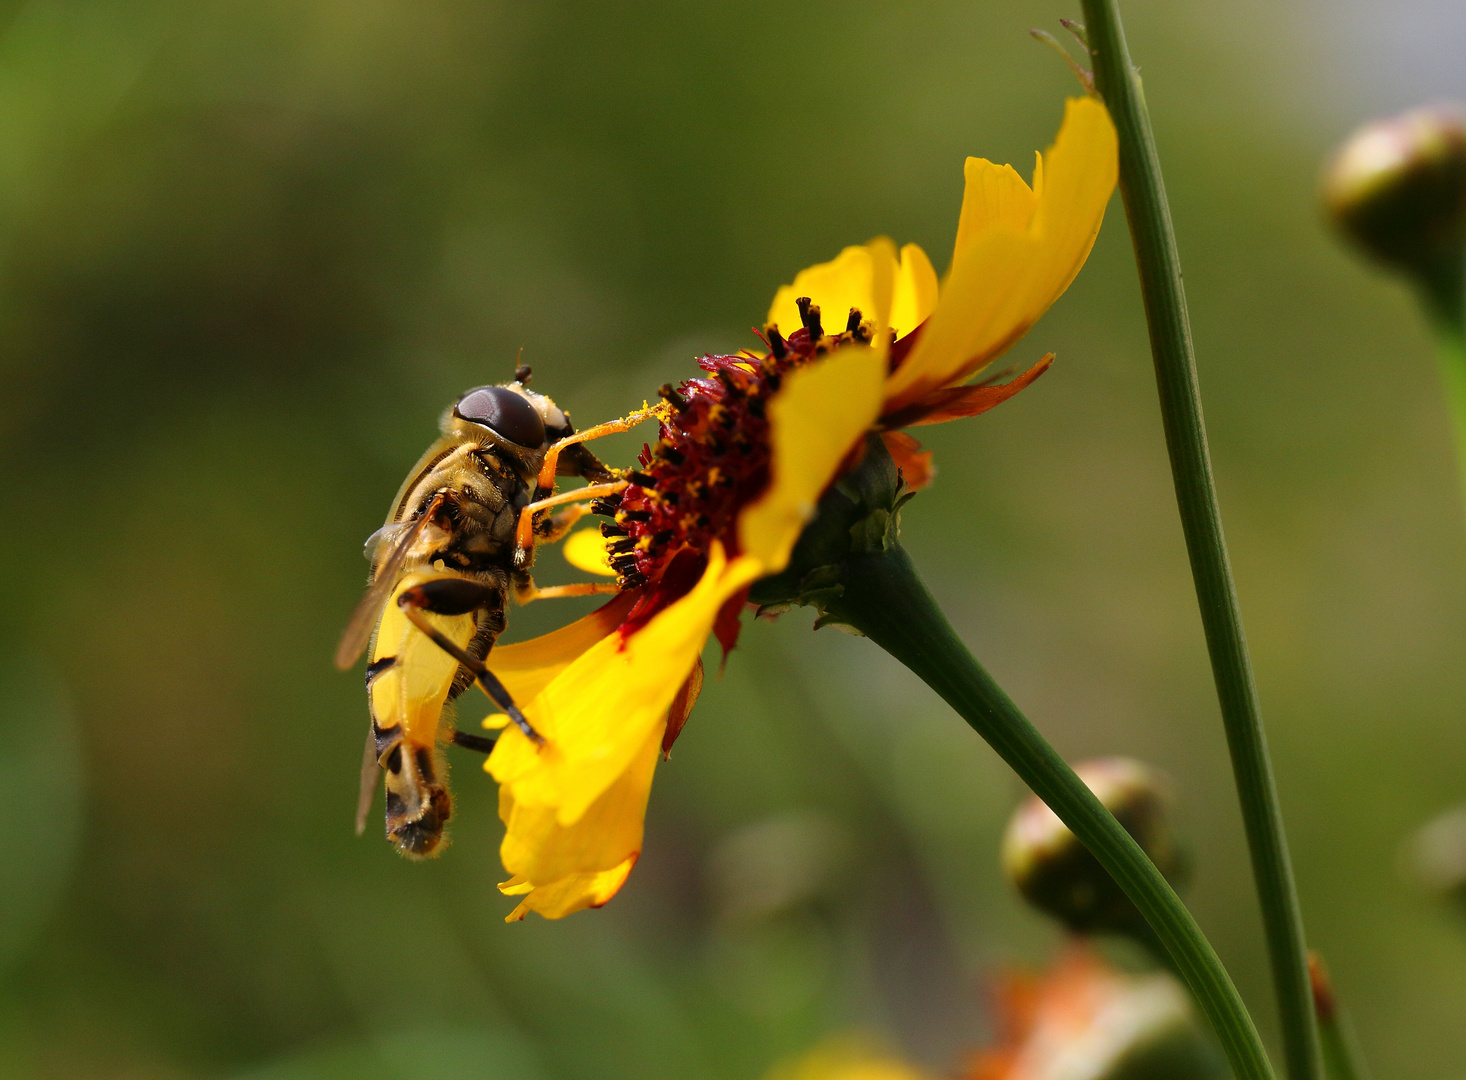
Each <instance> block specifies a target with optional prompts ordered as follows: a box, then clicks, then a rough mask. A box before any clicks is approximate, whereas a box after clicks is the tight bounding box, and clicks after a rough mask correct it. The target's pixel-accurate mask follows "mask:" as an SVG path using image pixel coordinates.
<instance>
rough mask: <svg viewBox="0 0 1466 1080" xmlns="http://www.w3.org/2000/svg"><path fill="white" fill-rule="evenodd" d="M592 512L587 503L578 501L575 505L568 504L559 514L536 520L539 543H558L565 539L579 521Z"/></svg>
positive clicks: (536, 539)
mask: <svg viewBox="0 0 1466 1080" xmlns="http://www.w3.org/2000/svg"><path fill="white" fill-rule="evenodd" d="M589 513H590V507H589V506H587V505H585V503H576V504H575V505H574V506H567V507H566V508H565V509H564V510H561V511H560V512H559V513H558V514H551V515H550V516H549V517H547V518H544V519H543V520H540V521H537V522H535V525H534V538H535V543H537V544H556V543H559V542H560V541H561V540H563V539H565V534H566V533H568V532H569V531H570V530H571V528H572V527H573V526H574V525H575V523H576V522H577V521H579V520H580V519H581V518H583V517H585V515H586V514H589Z"/></svg>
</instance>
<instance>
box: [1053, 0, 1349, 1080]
mask: <svg viewBox="0 0 1466 1080" xmlns="http://www.w3.org/2000/svg"><path fill="white" fill-rule="evenodd" d="M1081 2H1082V6H1083V9H1084V15H1085V22H1086V27H1085V29H1086V35H1087V38H1088V45H1089V49H1090V53H1091V55H1092V57H1093V60H1094V76H1095V86H1096V88H1097V90H1098V91H1099V93H1100V95H1101V96H1102V97H1103V98H1104V100H1105V104H1106V106H1107V107H1108V108H1109V110H1110V115H1111V116H1112V117H1113V118H1114V121H1115V127H1116V129H1117V131H1118V132H1119V136H1120V192H1121V195H1122V196H1123V198H1124V201H1125V213H1126V216H1127V217H1128V218H1129V221H1130V234H1131V239H1132V240H1133V242H1134V246H1135V258H1136V263H1137V264H1138V267H1139V271H1140V285H1141V292H1142V294H1143V296H1144V300H1145V316H1146V322H1147V323H1148V325H1149V328H1150V341H1151V355H1152V358H1153V360H1154V361H1155V372H1156V384H1157V386H1158V388H1159V391H1160V401H1161V416H1162V419H1163V421H1164V424H1165V433H1166V446H1167V448H1168V449H1169V451H1170V456H1171V473H1172V477H1173V479H1174V481H1175V486H1176V501H1177V503H1178V505H1179V507H1180V511H1181V526H1182V529H1183V531H1184V532H1185V535H1186V549H1187V553H1188V554H1189V555H1190V558H1191V573H1192V577H1193V578H1194V579H1195V581H1196V596H1197V600H1198V602H1199V604H1200V607H1201V621H1202V626H1203V629H1204V631H1205V634H1206V644H1207V650H1208V652H1209V653H1210V655H1211V663H1212V672H1213V675H1214V676H1215V679H1216V685H1217V697H1218V699H1219V701H1220V704H1221V712H1222V722H1223V724H1224V725H1225V727H1226V733H1227V746H1228V748H1229V750H1230V751H1231V756H1232V772H1233V775H1234V776H1235V778H1236V782H1237V794H1238V798H1239V800H1240V802H1241V805H1242V819H1243V823H1244V826H1245V827H1246V831H1247V844H1248V848H1249V850H1250V852H1251V855H1252V872H1253V877H1254V879H1255V881H1256V885H1257V893H1258V900H1259V902H1260V904H1261V907H1262V917H1263V926H1264V930H1265V931H1266V936H1267V944H1268V953H1269V956H1270V959H1271V962H1272V975H1273V986H1274V990H1275V992H1276V996H1277V1002H1278V1011H1279V1013H1280V1015H1281V1018H1282V1028H1283V1044H1284V1045H1283V1049H1284V1056H1285V1058H1286V1061H1287V1066H1288V1068H1287V1072H1288V1076H1289V1077H1290V1080H1318V1077H1319V1076H1320V1054H1319V1041H1318V1028H1317V1026H1316V1024H1315V1022H1314V1016H1313V1003H1312V1000H1311V996H1310V990H1309V984H1308V965H1307V961H1306V959H1305V951H1304V941H1303V920H1302V916H1301V914H1300V912H1299V907H1298V894H1297V889H1296V887H1295V885H1294V882H1293V868H1292V864H1291V862H1290V860H1289V858H1288V844H1287V839H1286V837H1285V836H1284V833H1283V819H1282V813H1281V811H1280V809H1279V807H1278V796H1277V788H1276V785H1275V784H1274V782H1273V771H1272V763H1271V761H1270V759H1269V756H1268V749H1267V739H1266V736H1265V735H1264V733H1263V727H1262V716H1261V712H1260V710H1259V708H1258V701H1257V688H1256V685H1255V684H1254V682H1253V678H1252V665H1251V661H1250V660H1249V659H1248V655H1247V644H1246V641H1245V639H1244V637H1243V633H1242V617H1241V613H1240V612H1239V610H1238V607H1237V593H1236V589H1235V587H1234V586H1233V583H1232V570H1231V566H1230V564H1229V563H1228V560H1227V549H1226V544H1225V542H1224V540H1223V538H1222V522H1221V514H1220V511H1219V510H1218V507H1217V499H1216V491H1215V488H1214V487H1213V484H1212V472H1211V460H1210V456H1209V454H1208V451H1207V445H1206V429H1205V427H1204V425H1203V422H1202V415H1201V397H1200V395H1199V393H1198V391H1197V385H1196V364H1195V360H1194V358H1193V356H1192V351H1191V328H1190V324H1189V321H1188V319H1187V315H1186V294H1185V290H1184V288H1183V286H1182V283H1181V263H1180V259H1179V257H1178V255H1177V253H1176V239H1175V235H1174V232H1173V231H1172V227H1171V212H1170V208H1169V206H1168V204H1167V202H1166V192H1165V186H1164V184H1163V183H1162V181H1161V169H1160V161H1159V159H1158V158H1157V156H1156V150H1155V140H1154V138H1153V137H1152V134H1151V129H1150V117H1149V114H1148V113H1147V111H1146V107H1145V99H1144V96H1143V95H1142V93H1141V89H1140V79H1139V76H1138V75H1137V74H1136V72H1135V70H1134V68H1133V67H1132V66H1131V63H1130V55H1129V50H1128V49H1127V47H1126V45H1125V37H1124V32H1123V30H1122V28H1121V26H1120V15H1119V11H1118V9H1117V7H1116V0H1081Z"/></svg>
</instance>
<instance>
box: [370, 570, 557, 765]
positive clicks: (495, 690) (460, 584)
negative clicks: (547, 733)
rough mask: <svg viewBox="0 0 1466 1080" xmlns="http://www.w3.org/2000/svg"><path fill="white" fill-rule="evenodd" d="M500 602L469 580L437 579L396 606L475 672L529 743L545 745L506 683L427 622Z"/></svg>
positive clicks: (489, 589)
mask: <svg viewBox="0 0 1466 1080" xmlns="http://www.w3.org/2000/svg"><path fill="white" fill-rule="evenodd" d="M500 602H501V600H500V595H499V592H498V590H496V589H494V588H492V587H490V586H488V585H484V584H481V583H480V582H477V581H473V580H471V579H469V578H435V579H434V580H432V581H425V582H423V583H422V584H421V585H414V586H413V587H412V588H410V589H403V590H402V592H400V593H398V594H397V606H398V607H400V608H401V609H402V614H403V615H404V616H406V618H407V621H408V622H410V623H412V625H413V626H415V627H417V628H418V629H419V630H421V631H422V632H423V633H424V634H426V635H427V636H428V637H429V638H430V639H431V640H432V642H433V644H435V645H436V646H438V648H440V649H442V650H443V651H444V652H446V653H447V654H448V655H449V656H451V657H453V659H455V660H457V661H458V662H459V663H460V664H462V665H463V666H464V667H466V668H468V670H469V671H471V672H473V675H474V679H475V680H477V682H478V684H479V686H480V688H482V690H483V692H484V693H486V694H488V695H489V700H490V701H492V702H493V703H494V704H495V705H497V706H499V708H501V709H503V710H504V711H505V712H506V713H508V714H509V719H510V720H512V721H514V726H515V727H517V728H519V730H520V731H522V732H524V734H525V737H526V738H528V739H529V741H530V742H532V743H534V744H535V745H536V746H543V745H544V743H545V737H544V736H543V735H541V734H540V733H539V732H538V731H536V730H535V729H534V726H533V725H532V724H530V722H529V721H528V720H527V719H525V716H524V713H522V712H520V711H519V706H518V705H516V704H514V699H513V698H512V697H510V696H509V691H508V690H507V689H505V687H504V684H503V683H501V682H500V681H499V680H498V678H497V677H496V676H495V675H494V673H493V672H492V671H490V670H489V669H488V668H487V667H485V666H484V663H483V661H482V660H480V659H478V657H476V656H473V655H471V654H470V653H468V652H466V651H464V649H463V648H462V647H461V646H459V644H458V643H457V642H456V641H453V640H451V639H450V638H448V637H447V636H446V635H445V634H443V633H442V632H441V631H440V630H439V629H438V628H437V627H436V626H434V625H433V624H432V623H430V622H428V619H427V616H426V615H425V614H424V612H433V613H434V614H437V615H467V614H469V613H470V612H474V611H477V610H479V609H480V608H483V607H488V606H491V605H493V604H498V603H500Z"/></svg>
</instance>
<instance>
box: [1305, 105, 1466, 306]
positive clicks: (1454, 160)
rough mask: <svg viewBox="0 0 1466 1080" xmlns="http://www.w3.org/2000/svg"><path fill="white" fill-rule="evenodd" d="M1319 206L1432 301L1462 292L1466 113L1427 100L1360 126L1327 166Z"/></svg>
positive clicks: (1465, 229)
mask: <svg viewBox="0 0 1466 1080" xmlns="http://www.w3.org/2000/svg"><path fill="white" fill-rule="evenodd" d="M1323 198H1324V205H1325V207H1326V208H1327V210H1328V213H1329V216H1330V217H1332V218H1333V220H1334V222H1335V224H1337V225H1338V226H1339V228H1340V229H1341V230H1342V231H1343V232H1344V233H1345V234H1346V235H1347V236H1348V237H1350V239H1352V240H1353V241H1355V243H1357V244H1358V245H1359V246H1360V247H1361V248H1363V249H1364V251H1365V252H1367V253H1368V254H1369V255H1370V256H1372V257H1373V258H1376V259H1378V260H1380V261H1381V262H1383V263H1385V264H1387V265H1389V266H1392V267H1394V268H1395V269H1397V270H1402V271H1404V272H1405V273H1406V274H1409V275H1411V276H1412V277H1413V278H1415V279H1416V281H1417V283H1419V284H1421V285H1422V286H1424V287H1425V288H1426V290H1427V293H1428V294H1429V295H1430V296H1431V298H1432V300H1433V301H1435V302H1440V301H1441V300H1442V299H1443V298H1446V297H1449V296H1450V292H1451V290H1457V291H1459V290H1460V287H1461V282H1462V264H1463V258H1466V255H1463V253H1466V112H1463V111H1462V110H1461V109H1460V108H1458V107H1456V106H1452V105H1427V106H1423V107H1421V108H1418V109H1411V110H1410V111H1409V112H1405V113H1401V114H1400V115H1399V116H1394V117H1390V118H1388V119H1385V120H1376V121H1374V122H1373V123H1370V124H1366V125H1365V126H1364V127H1362V128H1360V129H1359V130H1358V131H1356V132H1355V133H1354V134H1353V135H1351V136H1350V137H1349V139H1348V140H1347V141H1346V142H1345V143H1344V144H1343V145H1342V146H1341V147H1340V148H1339V149H1338V151H1337V152H1336V153H1335V155H1334V157H1333V159H1332V160H1331V161H1330V162H1329V165H1328V167H1327V168H1326V169H1325V171H1324V180H1323Z"/></svg>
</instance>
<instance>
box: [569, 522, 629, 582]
mask: <svg viewBox="0 0 1466 1080" xmlns="http://www.w3.org/2000/svg"><path fill="white" fill-rule="evenodd" d="M560 554H561V555H564V556H565V561H566V562H568V563H569V564H570V565H571V566H573V567H575V568H576V569H578V570H584V571H586V572H587V573H591V574H601V575H602V576H604V577H615V576H616V571H615V570H614V569H612V567H611V560H610V557H609V555H608V553H607V552H606V538H605V537H604V536H602V535H601V533H600V530H599V529H581V530H580V531H579V532H577V533H572V534H571V535H570V536H569V537H568V538H566V540H565V543H563V544H561V545H560Z"/></svg>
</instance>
